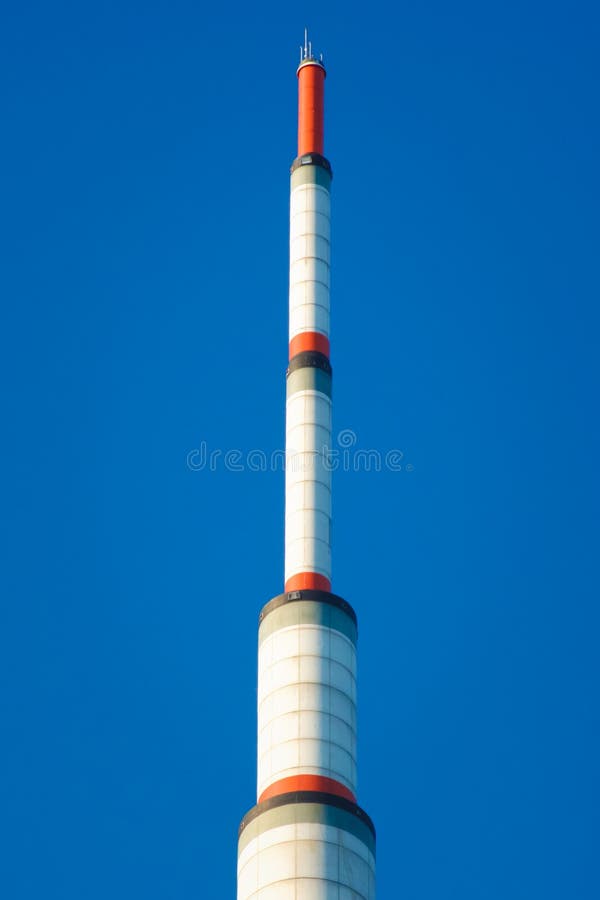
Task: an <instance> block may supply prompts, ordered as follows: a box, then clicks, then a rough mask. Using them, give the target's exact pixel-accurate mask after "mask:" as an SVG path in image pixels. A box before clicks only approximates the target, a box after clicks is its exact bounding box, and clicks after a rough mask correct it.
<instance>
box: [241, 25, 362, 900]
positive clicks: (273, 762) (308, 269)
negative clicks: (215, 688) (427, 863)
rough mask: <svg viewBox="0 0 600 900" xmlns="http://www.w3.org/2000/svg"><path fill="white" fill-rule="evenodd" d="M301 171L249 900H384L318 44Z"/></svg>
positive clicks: (308, 86) (245, 863) (250, 833)
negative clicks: (351, 596)
mask: <svg viewBox="0 0 600 900" xmlns="http://www.w3.org/2000/svg"><path fill="white" fill-rule="evenodd" d="M297 75H298V155H297V157H296V159H295V160H294V162H293V164H292V168H291V197H290V298H289V303H290V307H289V324H290V345H289V350H290V355H289V366H288V370H287V402H286V476H285V584H284V593H283V594H280V595H279V596H278V597H275V598H274V599H273V600H270V601H269V603H267V604H266V606H264V607H263V609H262V611H261V613H260V616H259V632H258V773H257V803H256V806H254V807H253V808H252V809H251V810H250V811H249V812H248V813H247V814H246V815H245V816H244V818H243V820H242V823H241V825H240V829H239V841H238V890H237V897H238V900H334V898H335V900H374V898H375V829H374V827H373V823H372V822H371V819H370V818H369V816H368V815H367V814H366V813H365V812H363V810H362V809H361V808H360V807H359V806H358V805H357V802H356V639H357V623H356V614H355V612H354V610H353V609H352V607H351V606H350V604H349V603H347V602H346V601H345V600H343V599H342V598H341V597H338V596H337V595H336V594H334V593H332V591H331V466H330V465H329V458H328V450H329V448H330V447H331V364H330V362H329V273H330V253H329V248H330V237H329V231H330V189H331V178H332V173H331V166H330V164H329V162H328V160H327V159H326V158H325V156H324V155H323V154H324V146H323V96H324V86H325V67H324V65H323V58H322V56H319V57H318V58H317V56H316V55H315V54H313V51H312V45H311V43H310V42H309V41H308V36H307V34H306V32H305V39H304V45H303V47H301V48H300V65H299V66H298V70H297Z"/></svg>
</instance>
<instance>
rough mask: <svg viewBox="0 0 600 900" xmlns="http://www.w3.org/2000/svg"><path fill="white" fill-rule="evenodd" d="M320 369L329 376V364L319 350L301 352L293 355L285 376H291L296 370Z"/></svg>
mask: <svg viewBox="0 0 600 900" xmlns="http://www.w3.org/2000/svg"><path fill="white" fill-rule="evenodd" d="M306 368H310V369H321V370H322V371H323V372H327V373H328V374H329V375H331V363H330V362H329V360H328V358H327V357H326V356H325V354H324V353H321V351H320V350H301V351H300V353H296V354H294V356H292V358H291V359H290V361H289V363H288V367H287V374H288V375H291V374H292V372H295V371H296V369H306Z"/></svg>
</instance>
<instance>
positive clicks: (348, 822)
mask: <svg viewBox="0 0 600 900" xmlns="http://www.w3.org/2000/svg"><path fill="white" fill-rule="evenodd" d="M301 822H315V823H318V824H320V825H331V826H333V827H334V828H341V829H342V830H343V831H348V832H349V833H350V834H353V835H354V836H355V837H357V838H358V839H359V840H360V841H362V842H363V844H364V845H365V846H366V847H368V849H369V850H370V851H371V853H372V854H373V856H375V826H374V825H373V822H372V821H371V819H370V817H369V816H368V815H367V813H366V812H365V811H364V810H363V809H361V808H360V806H357V805H356V803H351V802H350V800H345V799H344V798H343V797H338V796H336V795H335V794H324V793H321V792H320V791H294V792H293V793H290V794H279V796H277V797H272V798H271V799H270V800H265V801H263V803H258V804H257V805H256V806H254V807H252V809H251V810H250V811H249V812H247V813H246V815H245V816H244V818H243V819H242V822H241V824H240V828H239V832H238V835H239V836H238V854H240V853H241V852H242V850H243V849H244V847H246V846H247V845H248V844H249V843H250V841H252V840H254V838H256V837H258V836H259V835H260V834H264V833H265V832H266V831H270V829H271V828H277V827H279V826H280V825H294V824H297V823H301Z"/></svg>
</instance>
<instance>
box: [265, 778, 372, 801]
mask: <svg viewBox="0 0 600 900" xmlns="http://www.w3.org/2000/svg"><path fill="white" fill-rule="evenodd" d="M294 791H320V792H321V793H323V794H335V795H336V796H337V797H344V799H345V800H350V802H351V803H356V797H355V796H354V794H353V793H352V791H351V790H349V789H348V788H347V787H344V785H343V784H340V782H339V781H336V780H335V779H334V778H325V777H324V776H323V775H291V776H290V777H289V778H282V779H281V780H280V781H276V782H275V783H274V784H270V785H269V787H268V788H267V789H266V790H264V791H263V792H262V794H261V795H260V797H259V798H258V802H259V803H262V802H263V800H270V799H271V797H278V796H279V794H291V793H293V792H294Z"/></svg>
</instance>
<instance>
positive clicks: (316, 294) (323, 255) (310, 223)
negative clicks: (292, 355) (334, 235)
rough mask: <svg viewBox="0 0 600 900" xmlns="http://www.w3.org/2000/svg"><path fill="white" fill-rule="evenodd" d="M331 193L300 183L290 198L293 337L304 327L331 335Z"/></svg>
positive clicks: (321, 188) (322, 188) (291, 324)
mask: <svg viewBox="0 0 600 900" xmlns="http://www.w3.org/2000/svg"><path fill="white" fill-rule="evenodd" d="M329 246H330V196H329V191H328V190H327V189H326V188H324V187H322V186H321V185H319V184H299V185H298V186H297V187H295V188H293V189H292V192H291V199H290V340H292V338H294V337H295V336H296V335H297V334H300V333H301V332H303V331H316V332H319V333H321V334H324V335H326V336H327V337H329V268H330V258H329Z"/></svg>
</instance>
